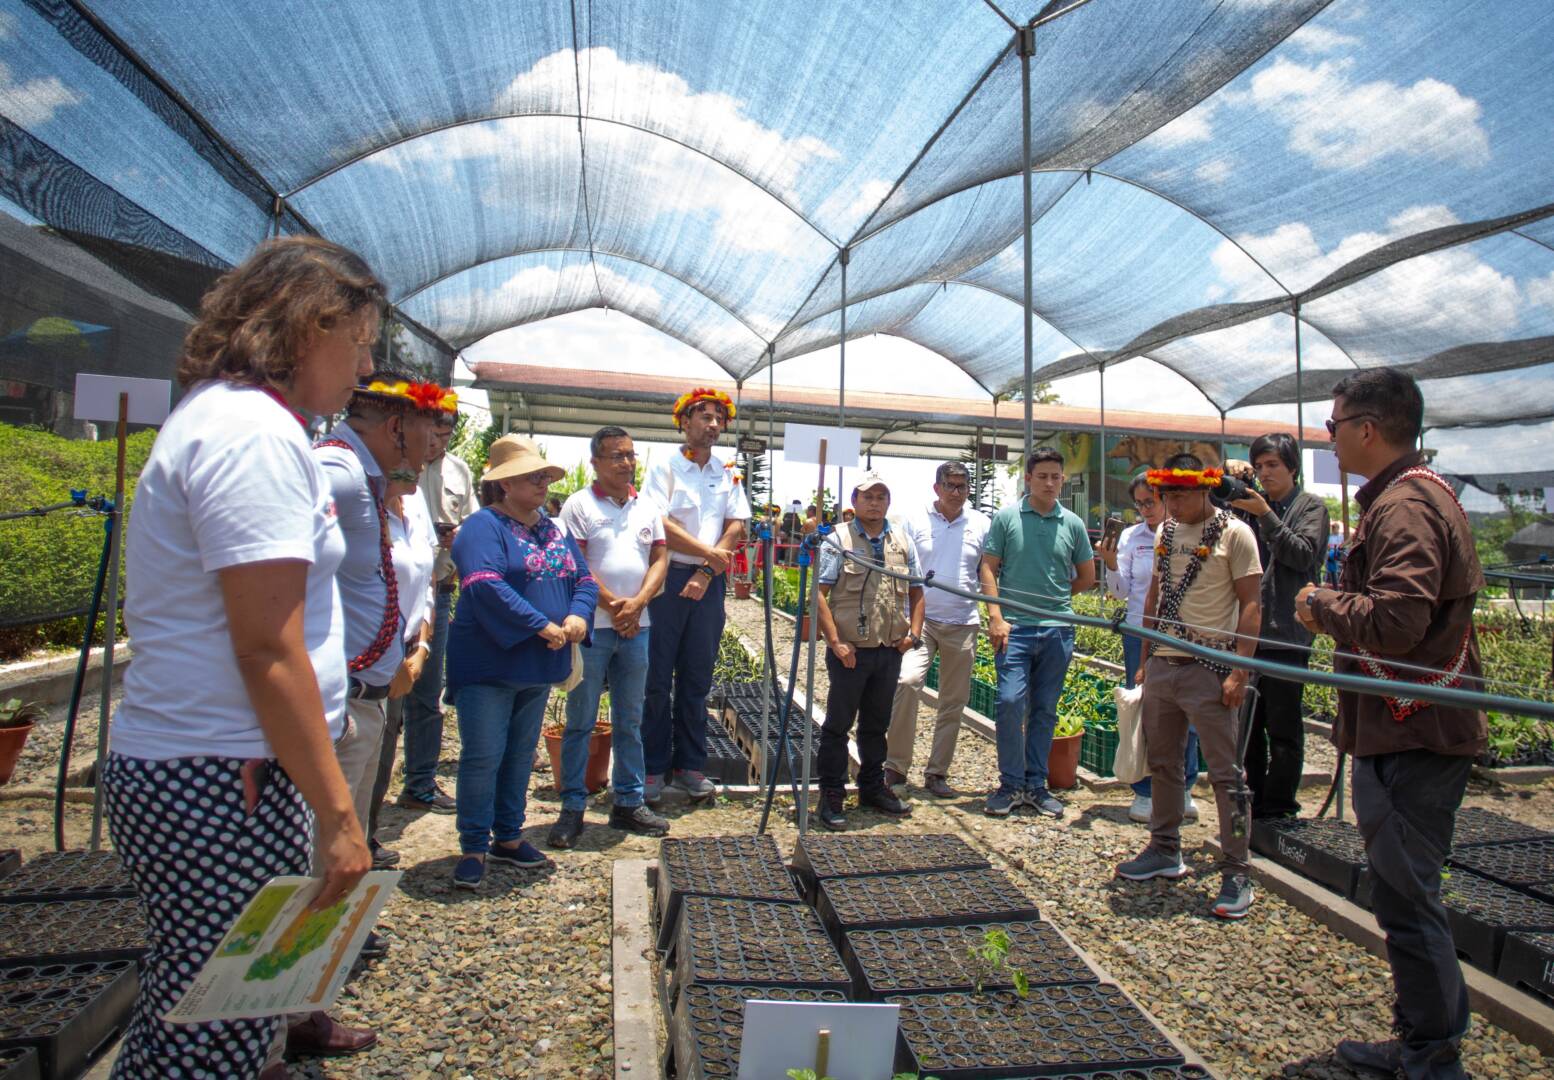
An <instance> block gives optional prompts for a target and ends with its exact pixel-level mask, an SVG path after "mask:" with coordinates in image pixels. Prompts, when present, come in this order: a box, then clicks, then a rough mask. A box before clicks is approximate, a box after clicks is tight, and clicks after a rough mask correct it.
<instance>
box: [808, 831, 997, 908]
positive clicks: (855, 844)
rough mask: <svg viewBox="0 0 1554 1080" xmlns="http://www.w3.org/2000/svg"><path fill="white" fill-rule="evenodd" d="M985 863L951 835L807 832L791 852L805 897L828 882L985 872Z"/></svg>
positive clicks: (986, 863)
mask: <svg viewBox="0 0 1554 1080" xmlns="http://www.w3.org/2000/svg"><path fill="white" fill-rule="evenodd" d="M990 865H991V864H990V863H989V862H988V861H987V860H986V859H985V858H983V857H982V856H981V855H979V854H977V853H976V852H975V851H973V850H972V848H971V845H970V844H968V843H966V841H964V840H962V839H961V838H960V837H958V836H954V835H951V834H926V835H917V834H912V835H900V834H897V835H894V836H862V835H852V836H828V835H825V834H822V833H817V832H811V833H809V834H807V835H805V836H803V837H800V838H799V842H798V845H797V846H796V847H795V848H794V849H793V872H794V873H795V874H797V875H798V878H799V884H800V885H802V886H803V888H804V891H805V893H806V894H807V895H809V896H814V894H815V889H816V888H817V887H818V886H819V884H820V882H822V881H825V880H827V879H830V878H848V877H868V876H874V875H880V874H925V873H935V872H940V871H945V870H986V869H987V868H988V867H989V866H990Z"/></svg>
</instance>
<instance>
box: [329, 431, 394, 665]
mask: <svg viewBox="0 0 1554 1080" xmlns="http://www.w3.org/2000/svg"><path fill="white" fill-rule="evenodd" d="M326 446H333V447H338V448H340V449H343V450H349V451H350V452H351V453H353V454H355V453H356V447H354V446H352V445H351V444H350V443H348V442H346V441H345V440H344V439H320V440H319V441H318V442H316V443H314V444H313V449H315V450H318V449H322V448H323V447H326ZM358 456H359V455H358ZM367 490H368V491H371V492H372V501H373V505H374V506H376V507H377V510H378V557H379V573H381V574H382V575H383V583H384V584H385V585H387V586H388V592H387V595H386V597H385V599H384V603H383V622H382V624H381V625H379V627H378V633H377V636H376V637H374V638H373V639H372V640H371V641H370V642H368V643H367V647H366V648H365V649H363V650H362V652H361V654H360V655H358V656H355V657H353V658H352V659H350V660H348V661H346V666H347V667H348V668H350V669H351V671H353V672H357V671H366V670H367V669H368V668H370V667H372V665H373V664H376V663H377V662H378V661H379V660H381V659H383V654H384V653H386V652H388V647H389V646H390V645H392V644H393V642H394V636H395V635H396V634H398V633H399V578H398V576H397V575H396V574H395V573H394V545H393V541H392V539H391V538H390V536H389V523H388V508H387V507H386V506H384V504H383V499H382V498H381V497H380V496H379V495H378V493H377V491H376V490H374V489H373V487H372V480H371V479H369V480H368V481H367Z"/></svg>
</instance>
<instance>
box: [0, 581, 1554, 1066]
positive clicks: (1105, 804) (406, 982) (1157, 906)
mask: <svg viewBox="0 0 1554 1080" xmlns="http://www.w3.org/2000/svg"><path fill="white" fill-rule="evenodd" d="M730 623H731V625H733V626H735V627H737V628H739V629H740V630H741V631H742V632H743V633H744V634H745V635H746V636H747V637H748V638H749V639H750V640H751V641H759V640H760V635H761V633H762V628H761V619H760V609H759V607H758V606H757V605H755V604H754V603H746V602H739V601H730ZM774 628H775V630H776V631H777V636H778V648H779V650H781V649H783V648H787V647H791V634H792V627H791V624H787V623H783V622H781V621H779V622H778V623H777V624H776V625H775V627H774ZM824 686H825V678H824V671H823V670H820V671H817V674H816V695H817V697H820V698H822V700H823V696H824ZM51 729H54V730H53V731H51ZM931 729H932V718H931V716H930V715H929V714H928V712H927V710H924V713H923V715H922V717H921V719H920V723H919V728H918V731H919V734H918V742H919V746H918V759H919V761H921V760H925V758H926V753H927V745H928V741H929V738H930V735H931ZM89 730H95V723H94V720H93V719H90V718H87V717H83V723H82V727H81V731H80V734H79V735H78V740H80V741H78V746H86V745H88V743H89V735H88V731H89ZM51 739H52V740H53V741H52V743H50V740H51ZM32 742H36V743H37V745H36V746H35V747H34V746H31V745H30V747H29V754H28V756H27V757H26V758H24V765H25V764H26V763H27V762H29V761H32V762H33V764H31V765H26V767H27V768H29V769H30V770H32V771H31V772H29V773H27V774H19V776H18V781H19V782H25V783H28V784H31V783H34V782H38V780H37V777H39V776H51V775H52V773H51V771H50V770H49V769H48V768H45V765H46V763H47V762H48V761H49V760H51V754H52V753H53V750H51V749H50V746H51V745H52V746H53V747H57V745H58V733H57V725H56V724H50V725H46V726H42V727H40V729H39V730H38V731H37V732H35V733H34V737H33V740H32ZM1309 745H1310V747H1311V748H1312V749H1313V750H1314V749H1316V747H1317V741H1316V740H1311V741H1310V743H1309ZM457 755H458V737H457V730H456V727H455V725H453V724H452V723H450V724H449V726H448V731H447V736H446V738H445V741H444V749H443V759H442V766H441V770H440V771H441V773H442V777H443V781H442V782H443V786H444V788H445V789H447V790H448V791H449V792H450V793H451V792H453V790H454V783H453V774H454V770H455V766H456V761H457ZM88 756H89V755H88ZM1312 758H1313V760H1314V759H1315V754H1313V755H1312ZM996 772H997V770H996V763H995V757H994V753H993V748H992V746H991V745H990V744H988V743H987V742H985V741H984V740H982V739H981V738H979V737H977V736H975V735H972V734H970V733H967V734H965V735H964V736H963V737H962V739H961V742H960V747H959V750H958V751H957V755H956V762H955V767H954V770H953V773H954V775H953V776H952V782H953V783H955V784H956V785H957V786H958V787H960V788H961V789H962V790H964V791H965V792H966V793H967V794H966V797H965V798H962V799H954V800H948V801H946V802H939V801H937V800H933V799H931V798H929V797H928V796H927V795H926V794H925V793H923V792H922V791H921V790H920V789H915V788H914V789H913V790H912V792H911V795H912V798H913V803H914V807H915V812H914V815H913V817H912V818H910V819H908V820H907V821H905V822H902V823H897V822H894V821H892V820H890V819H887V818H885V817H883V816H882V815H879V814H876V813H873V812H865V813H859V814H850V815H849V819H850V821H851V822H852V823H853V827H854V828H859V829H900V830H903V831H910V832H955V833H959V834H960V835H962V836H963V837H965V838H966V839H967V840H968V841H969V842H971V843H972V844H974V845H976V846H978V847H979V848H981V849H982V850H984V851H986V852H987V853H988V856H989V858H990V859H991V860H992V861H993V863H994V864H995V865H997V866H999V867H1001V868H1003V869H1005V870H1006V871H1007V872H1009V873H1010V874H1011V875H1012V876H1013V877H1014V878H1015V880H1016V881H1017V882H1019V883H1020V884H1021V885H1022V886H1023V887H1024V888H1025V889H1026V890H1027V891H1028V892H1029V893H1030V894H1031V895H1032V896H1033V897H1035V898H1036V899H1037V900H1038V901H1039V903H1040V905H1041V907H1042V910H1043V912H1044V914H1045V915H1047V916H1048V917H1050V918H1051V919H1053V920H1054V921H1055V922H1056V923H1057V924H1058V925H1059V926H1061V927H1062V928H1063V929H1064V930H1065V931H1067V932H1068V933H1069V934H1070V936H1071V937H1072V938H1073V939H1074V940H1075V942H1076V943H1077V944H1078V945H1079V946H1080V947H1081V948H1084V949H1086V950H1087V951H1088V952H1090V953H1091V955H1092V956H1094V957H1095V959H1096V960H1097V961H1098V962H1099V963H1101V964H1102V965H1103V966H1104V967H1106V968H1107V969H1108V970H1109V971H1110V972H1111V974H1112V975H1113V977H1114V978H1116V979H1117V980H1118V981H1119V982H1120V983H1122V985H1123V986H1125V987H1126V988H1127V989H1128V990H1129V991H1130V992H1131V993H1133V994H1134V995H1135V996H1137V997H1138V998H1139V999H1140V1000H1141V1001H1142V1002H1143V1003H1144V1005H1145V1006H1146V1007H1147V1008H1149V1009H1150V1010H1151V1011H1152V1012H1154V1014H1155V1015H1156V1016H1157V1017H1158V1018H1159V1019H1160V1020H1161V1022H1162V1023H1164V1024H1165V1025H1167V1026H1168V1027H1170V1028H1171V1029H1172V1030H1173V1031H1174V1032H1175V1033H1176V1034H1177V1035H1178V1036H1180V1037H1181V1038H1182V1039H1183V1040H1185V1041H1186V1042H1187V1043H1188V1044H1189V1045H1190V1046H1192V1047H1194V1048H1195V1049H1196V1050H1197V1051H1198V1052H1199V1053H1200V1054H1202V1055H1204V1056H1205V1057H1206V1058H1207V1059H1208V1060H1209V1061H1210V1062H1211V1063H1212V1064H1213V1065H1214V1067H1215V1068H1216V1069H1218V1070H1219V1071H1220V1072H1221V1073H1222V1074H1223V1075H1224V1076H1226V1077H1227V1078H1235V1080H1244V1078H1254V1077H1309V1078H1336V1077H1349V1076H1351V1075H1353V1074H1351V1073H1350V1072H1349V1071H1348V1070H1346V1069H1344V1068H1343V1067H1342V1066H1340V1065H1338V1064H1336V1063H1335V1062H1334V1061H1333V1059H1332V1057H1331V1048H1332V1045H1333V1043H1334V1042H1335V1041H1336V1040H1337V1039H1339V1038H1346V1037H1351V1036H1359V1037H1366V1038H1381V1037H1385V1036H1386V1034H1387V1029H1388V1022H1389V1018H1390V1011H1389V1010H1390V1006H1389V1004H1388V1003H1389V1002H1390V995H1391V986H1390V982H1389V980H1388V975H1387V968H1386V966H1385V965H1384V964H1383V963H1381V962H1380V961H1379V960H1376V959H1375V958H1373V957H1371V956H1370V955H1369V954H1368V953H1366V952H1364V951H1363V950H1362V949H1360V948H1359V947H1358V946H1355V945H1352V944H1350V943H1349V942H1347V941H1345V940H1344V939H1342V938H1339V937H1337V936H1335V935H1334V934H1332V933H1331V932H1330V931H1328V930H1327V929H1326V928H1324V927H1322V926H1321V925H1319V924H1317V923H1315V922H1313V921H1312V920H1310V919H1308V918H1307V917H1306V916H1304V915H1302V914H1301V913H1300V912H1298V911H1296V910H1295V909H1294V908H1292V907H1290V906H1289V905H1287V904H1285V903H1284V902H1283V901H1281V900H1279V899H1278V898H1277V897H1273V896H1269V895H1260V896H1259V898H1258V901H1257V907H1256V909H1255V911H1254V914H1253V916H1252V917H1251V918H1249V919H1247V920H1246V921H1244V922H1241V923H1237V924H1223V923H1220V922H1218V921H1217V920H1214V919H1212V918H1210V917H1208V916H1207V914H1206V911H1205V908H1206V905H1207V902H1208V900H1209V898H1210V896H1211V894H1212V893H1213V891H1214V889H1215V888H1216V887H1217V884H1218V881H1217V876H1216V875H1215V874H1214V872H1213V867H1212V862H1211V858H1210V856H1209V855H1208V853H1207V852H1206V851H1205V850H1203V849H1202V848H1201V844H1202V841H1203V840H1204V839H1206V838H1207V837H1208V836H1210V835H1212V831H1213V829H1214V812H1213V807H1212V804H1211V802H1209V801H1208V800H1205V799H1200V800H1199V802H1200V806H1201V807H1202V808H1203V821H1202V822H1201V823H1200V824H1198V825H1193V826H1189V827H1188V828H1187V830H1186V832H1185V834H1184V840H1185V841H1186V847H1187V856H1188V858H1189V861H1190V863H1191V866H1192V869H1193V874H1192V875H1191V876H1189V877H1187V878H1184V879H1182V880H1181V881H1179V882H1175V883H1165V882H1152V883H1148V884H1145V885H1141V886H1135V885H1121V884H1119V883H1118V882H1117V881H1116V880H1115V879H1114V877H1113V874H1112V867H1113V866H1114V864H1115V863H1116V862H1117V861H1119V860H1120V859H1122V858H1125V857H1127V856H1129V855H1132V854H1133V853H1134V852H1135V851H1136V850H1137V849H1138V848H1139V847H1140V846H1141V845H1142V844H1143V842H1144V839H1145V833H1144V830H1143V829H1142V827H1140V826H1137V825H1133V824H1131V823H1129V822H1128V821H1127V820H1126V814H1125V809H1126V797H1125V795H1123V794H1119V793H1117V792H1107V793H1091V792H1086V791H1078V792H1072V793H1069V794H1067V795H1065V799H1066V801H1067V802H1068V804H1069V807H1070V810H1069V813H1068V815H1067V816H1066V817H1065V818H1064V819H1063V820H1062V821H1059V822H1052V821H1050V820H1036V819H1033V818H1030V817H1027V816H1025V813H1026V812H1022V813H1021V814H1018V815H1016V816H1015V817H1014V818H1011V819H1009V820H1005V821H996V820H993V819H989V818H986V817H984V816H983V815H982V813H981V797H982V795H983V794H984V793H985V791H986V790H987V788H988V787H990V786H991V785H992V784H993V782H994V780H995V778H996ZM29 777H31V779H29ZM913 779H914V781H916V780H919V779H921V777H920V776H917V775H914V777H913ZM551 783H552V781H551V777H550V774H549V772H540V773H536V774H535V777H534V780H533V784H532V786H531V796H530V804H529V806H530V815H529V821H530V827H529V828H528V829H527V830H526V833H525V835H526V836H527V838H529V839H530V840H531V841H533V842H535V843H542V842H543V838H544V833H545V832H546V830H548V828H549V826H550V823H551V822H552V821H553V820H554V818H555V815H556V813H557V812H558V810H559V803H558V800H557V797H556V793H555V790H554V788H553V787H552V786H551ZM397 787H398V785H397V783H396V784H395V785H394V787H393V788H391V794H392V793H397ZM1320 793H1321V792H1320V789H1318V788H1311V789H1307V794H1308V796H1310V797H1312V798H1318V799H1319V798H1320ZM1468 803H1469V805H1482V806H1489V807H1492V808H1495V809H1499V810H1502V811H1503V812H1507V813H1511V814H1514V815H1515V816H1516V817H1518V818H1519V819H1521V820H1525V821H1529V822H1531V823H1534V824H1538V825H1543V826H1546V827H1551V828H1554V785H1548V784H1546V785H1543V786H1541V787H1539V788H1536V789H1533V790H1530V791H1526V792H1518V793H1515V794H1505V793H1503V792H1501V791H1499V790H1492V789H1489V788H1487V787H1485V788H1478V787H1475V788H1474V789H1473V790H1472V791H1471V792H1470V796H1469V799H1468ZM607 806H608V797H607V796H604V795H601V796H598V797H596V798H595V799H594V800H593V801H592V803H591V804H590V808H589V822H590V827H589V828H588V830H587V831H586V832H585V833H584V834H583V837H582V840H581V844H580V847H579V848H578V849H577V850H575V851H571V852H562V853H556V854H557V856H558V857H557V859H556V863H557V865H556V867H555V869H553V870H549V871H512V870H507V869H505V868H497V869H493V870H492V871H491V873H490V875H489V876H488V878H487V882H486V885H485V887H484V888H483V889H482V891H480V892H478V893H474V894H470V893H464V892H456V891H455V890H454V889H453V888H452V887H451V885H450V882H449V873H450V871H451V869H452V865H453V862H454V855H455V852H456V850H457V841H456V837H455V834H454V828H453V819H452V818H451V817H446V816H439V815H432V814H413V813H410V812H407V811H403V810H400V809H397V808H394V807H392V806H390V807H386V808H385V809H384V812H383V822H382V826H383V827H382V832H381V833H380V836H381V837H382V838H383V839H384V840H385V842H387V843H389V844H390V845H391V846H392V847H394V848H396V849H398V850H399V851H400V852H401V853H402V854H403V857H404V861H403V863H402V864H401V867H402V869H404V870H405V877H404V879H403V882H402V888H401V890H400V892H399V893H398V894H397V895H396V896H395V898H394V899H393V900H392V901H391V902H390V904H389V906H388V907H387V909H386V910H385V912H384V915H383V919H382V923H381V927H382V928H383V929H384V930H385V931H386V933H387V936H388V937H389V938H390V939H391V941H392V949H391V951H390V953H389V955H388V957H386V958H385V959H383V960H380V961H378V962H376V963H375V964H373V965H371V966H370V967H367V968H365V969H364V970H363V971H362V972H361V973H360V974H359V976H358V977H357V978H356V979H355V980H354V982H353V983H352V984H351V985H350V986H349V987H348V989H347V991H346V993H345V996H344V997H343V998H342V1000H341V1003H340V1005H339V1007H338V1008H337V1009H336V1011H335V1014H336V1016H337V1017H338V1018H340V1019H341V1020H342V1021H344V1022H346V1023H350V1024H360V1025H364V1026H372V1025H376V1027H377V1029H378V1031H379V1035H380V1042H379V1044H378V1046H377V1047H376V1048H374V1049H373V1050H372V1051H371V1052H369V1053H367V1054H364V1055H361V1056H359V1057H357V1058H354V1059H343V1060H335V1061H331V1062H329V1063H328V1064H327V1066H325V1065H324V1064H322V1063H318V1062H310V1063H303V1064H300V1065H297V1066H294V1067H293V1075H294V1076H296V1077H310V1078H316V1077H324V1076H333V1077H340V1078H347V1077H350V1078H380V1077H381V1078H388V1077H396V1078H397V1077H405V1078H410V1080H429V1078H433V1077H436V1078H439V1080H441V1078H448V1080H452V1078H464V1077H533V1078H549V1080H574V1078H602V1077H610V1076H613V1060H612V1052H613V1048H612V1044H611V1034H610V1032H611V997H610V989H611V988H610V969H611V960H610V928H611V919H610V870H611V864H612V863H613V861H614V860H615V859H617V858H652V857H654V856H655V855H656V852H657V843H656V841H652V840H648V839H644V838H639V837H632V836H628V835H626V834H623V833H619V832H616V831H614V830H612V829H609V828H608V827H606V826H605V825H604V824H603V821H604V816H605V813H606V812H607ZM68 812H69V815H70V817H69V821H70V830H71V836H72V838H75V837H83V838H84V836H85V834H86V827H87V822H88V820H89V814H90V808H89V807H88V806H84V805H76V804H71V805H70V807H69V809H68ZM666 813H667V815H668V816H669V817H670V818H671V820H672V824H673V829H674V833H675V835H679V836H688V835H718V834H730V833H748V832H752V831H754V829H755V825H756V822H757V820H758V817H759V807H758V806H757V805H755V804H753V803H752V802H749V801H744V800H740V801H734V800H728V799H719V800H718V801H717V802H716V803H715V804H714V805H711V806H707V807H702V808H699V809H695V810H692V809H688V808H683V807H674V806H670V807H667V808H666ZM791 817H792V805H791V802H790V800H789V799H788V798H786V797H780V798H779V799H778V801H777V809H776V811H774V813H773V817H772V826H773V827H772V832H773V833H774V835H775V836H776V837H777V840H778V844H779V846H780V847H781V848H782V849H783V850H784V852H791V851H792V848H793V843H794V840H795V838H796V834H795V831H794V828H793V825H792V822H791ZM51 830H52V818H51V808H50V806H49V804H48V803H47V802H46V801H45V800H41V799H40V800H20V801H11V802H4V803H0V847H13V846H18V847H21V848H22V849H23V850H24V851H25V852H28V853H35V852H38V851H42V850H46V849H47V848H48V847H50V846H51ZM1465 1051H1466V1061H1467V1065H1468V1067H1469V1069H1470V1070H1471V1071H1472V1072H1473V1074H1474V1075H1476V1076H1479V1077H1494V1078H1501V1077H1505V1078H1523V1077H1525V1078H1532V1077H1542V1076H1547V1075H1549V1069H1548V1067H1547V1064H1546V1063H1545V1062H1544V1060H1543V1058H1542V1057H1541V1055H1539V1053H1538V1051H1537V1050H1536V1049H1534V1048H1531V1047H1528V1046H1524V1045H1523V1044H1521V1043H1519V1042H1518V1041H1517V1040H1516V1039H1514V1038H1513V1037H1512V1036H1510V1035H1508V1034H1507V1033H1505V1032H1503V1031H1501V1030H1500V1029H1498V1028H1495V1027H1492V1026H1490V1025H1488V1024H1486V1023H1484V1022H1483V1021H1481V1020H1480V1019H1478V1018H1477V1017H1475V1018H1474V1022H1473V1027H1472V1030H1471V1031H1470V1033H1469V1036H1468V1039H1467V1041H1466V1043H1465Z"/></svg>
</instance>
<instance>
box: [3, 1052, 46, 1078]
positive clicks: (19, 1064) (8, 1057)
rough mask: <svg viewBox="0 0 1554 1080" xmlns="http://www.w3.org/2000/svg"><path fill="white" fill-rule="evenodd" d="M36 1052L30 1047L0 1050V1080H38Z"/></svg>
mask: <svg viewBox="0 0 1554 1080" xmlns="http://www.w3.org/2000/svg"><path fill="white" fill-rule="evenodd" d="M38 1070H39V1065H38V1052H37V1051H36V1050H34V1049H33V1048H32V1047H30V1046H10V1047H7V1048H5V1049H4V1050H0V1080H40V1078H41V1076H42V1074H41V1073H40V1072H39V1071H38Z"/></svg>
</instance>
